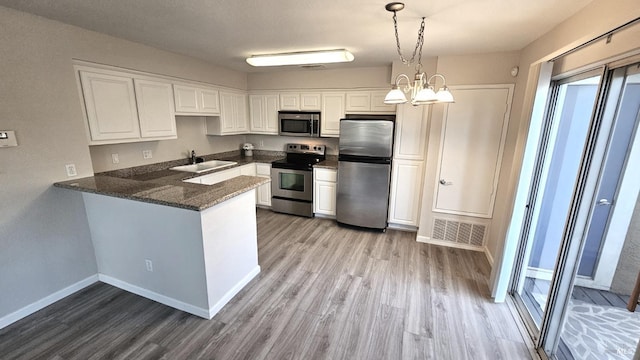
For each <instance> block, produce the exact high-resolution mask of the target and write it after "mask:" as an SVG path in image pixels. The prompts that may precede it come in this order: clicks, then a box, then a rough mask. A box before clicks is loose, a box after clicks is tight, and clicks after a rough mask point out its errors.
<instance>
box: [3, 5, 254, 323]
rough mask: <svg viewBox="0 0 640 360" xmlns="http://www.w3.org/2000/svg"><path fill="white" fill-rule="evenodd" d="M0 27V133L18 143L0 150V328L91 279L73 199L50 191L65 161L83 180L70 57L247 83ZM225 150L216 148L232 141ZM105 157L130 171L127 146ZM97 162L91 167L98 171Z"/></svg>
mask: <svg viewBox="0 0 640 360" xmlns="http://www.w3.org/2000/svg"><path fill="white" fill-rule="evenodd" d="M0 24H2V26H1V30H0V49H2V50H1V52H0V79H2V80H1V81H0V129H2V130H15V131H16V135H17V138H18V143H19V146H18V147H14V148H2V149H0V199H2V205H1V207H0V249H1V250H0V294H2V295H1V296H0V320H1V319H2V318H3V317H5V316H7V315H8V314H11V313H13V312H15V311H17V310H19V309H21V308H23V307H26V306H28V305H29V304H32V303H34V302H35V301H38V300H41V299H43V298H45V297H47V296H50V295H51V294H54V293H56V292H58V291H60V290H61V289H64V288H66V287H67V286H70V285H72V284H75V283H77V282H78V281H80V280H82V279H85V278H87V277H89V276H92V275H95V274H96V271H97V269H96V263H95V257H94V254H93V247H92V245H91V241H90V234H89V228H88V226H87V220H86V216H85V215H84V206H83V202H82V199H81V196H80V194H79V193H75V192H71V191H68V190H61V189H57V188H53V187H52V186H51V185H52V184H53V183H54V182H56V181H62V180H67V179H68V178H67V176H66V173H65V164H69V163H74V164H75V165H76V167H77V171H78V177H83V176H90V175H92V173H93V169H92V161H91V153H90V151H89V147H88V145H87V144H88V143H87V137H86V135H85V127H84V124H83V121H84V119H83V116H82V113H81V107H80V99H79V96H78V91H77V87H76V82H75V77H74V73H73V65H72V60H73V59H80V60H86V61H91V62H97V63H102V64H109V65H114V66H120V67H123V68H129V69H135V70H141V71H146V72H151V73H158V74H164V75H170V76H175V77H179V78H183V79H188V80H196V81H203V82H208V83H213V84H218V85H223V86H227V87H233V88H239V89H246V87H247V81H246V75H245V74H242V73H238V72H234V71H231V70H226V69H223V68H219V67H215V66H212V65H210V64H207V63H205V62H203V61H200V60H196V59H192V58H188V57H184V56H180V55H177V54H173V53H169V52H166V51H161V50H158V49H154V48H151V47H148V46H142V45H139V44H135V43H132V42H129V41H124V40H120V39H116V38H113V37H109V36H106V35H101V34H98V33H94V32H90V31H86V30H82V29H79V28H76V27H72V26H68V25H64V24H61V23H58V22H54V21H50V20H46V19H44V18H40V17H36V16H32V15H29V14H25V13H21V12H17V11H14V10H10V9H7V8H4V7H0ZM196 121H197V120H196ZM194 124H195V123H194ZM183 125H184V124H183ZM195 126H197V125H194V127H193V128H190V127H189V126H186V127H185V126H180V129H179V131H181V132H184V131H187V132H189V131H194V130H195ZM185 129H186V130H185ZM195 137H196V136H195V135H192V136H191V138H195ZM199 139H200V140H198V141H199V142H198V143H197V144H196V146H197V148H203V149H202V152H205V151H206V150H205V149H204V148H205V147H206V146H210V147H211V148H212V149H216V148H217V146H218V145H217V143H218V140H216V138H215V137H211V138H205V137H202V138H199ZM224 141H225V142H226V141H227V140H226V139H225V140H224ZM230 142H231V144H224V145H222V148H226V147H232V146H237V145H236V143H241V142H242V140H240V139H235V140H233V139H231V140H230ZM147 144H152V145H153V144H155V146H156V147H155V150H156V154H157V156H158V157H157V158H155V159H156V160H157V159H159V158H163V157H173V158H177V157H179V156H182V155H183V153H184V151H185V150H186V148H187V147H190V145H191V142H190V141H188V143H184V142H182V141H175V142H174V144H173V146H171V145H170V144H169V143H167V146H165V144H162V145H160V144H159V143H158V142H155V143H153V142H151V143H147ZM112 149H116V150H115V151H118V152H120V156H121V159H122V160H123V161H124V163H123V164H129V163H131V164H133V163H136V162H135V161H133V160H131V161H130V160H129V157H130V156H133V155H134V154H137V153H138V150H139V148H138V147H137V146H131V145H129V146H122V147H112V148H111V149H107V150H106V151H107V152H110V151H113V150H112ZM96 154H97V155H96V156H98V157H100V156H102V154H103V152H101V151H99V150H97V151H96ZM109 154H110V153H109ZM130 154H131V155H130ZM109 156H110V155H109ZM98 160H100V161H96V163H97V164H98V167H103V168H107V166H106V165H104V164H103V163H102V160H101V159H98Z"/></svg>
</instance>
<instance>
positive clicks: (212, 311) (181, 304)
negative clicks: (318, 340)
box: [98, 266, 261, 319]
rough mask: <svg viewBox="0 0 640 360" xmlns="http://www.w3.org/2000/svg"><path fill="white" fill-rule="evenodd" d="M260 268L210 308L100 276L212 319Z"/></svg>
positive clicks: (142, 294)
mask: <svg viewBox="0 0 640 360" xmlns="http://www.w3.org/2000/svg"><path fill="white" fill-rule="evenodd" d="M260 270H261V269H260V266H256V267H255V268H254V269H253V270H251V272H249V274H247V275H246V276H245V277H244V278H242V279H241V280H240V282H238V283H237V284H236V285H235V286H234V287H233V288H231V289H230V290H229V291H227V293H226V294H224V296H223V297H222V298H221V299H220V300H218V302H217V303H215V304H214V305H213V306H212V307H211V308H209V309H205V308H201V307H198V306H195V305H192V304H188V303H185V302H183V301H180V300H176V299H174V298H171V297H168V296H166V295H162V294H158V293H157V292H154V291H151V290H147V289H144V288H141V287H139V286H136V285H133V284H129V283H128V282H126V281H122V280H119V279H116V278H114V277H111V276H108V275H104V274H98V278H99V279H100V281H102V282H104V283H107V284H109V285H113V286H115V287H117V288H120V289H122V290H125V291H128V292H130V293H134V294H136V295H140V296H142V297H145V298H147V299H150V300H153V301H156V302H159V303H161V304H164V305H167V306H170V307H172V308H174V309H178V310H182V311H184V312H188V313H189V314H193V315H195V316H199V317H201V318H205V319H211V318H212V317H214V316H215V315H216V314H217V313H218V311H220V310H221V309H222V308H223V307H224V306H225V305H226V304H227V303H228V302H229V301H230V300H231V299H233V297H234V296H236V294H237V293H238V292H240V290H242V288H244V287H245V286H246V285H247V284H248V283H249V281H251V280H253V278H254V277H256V276H257V275H258V274H259V273H260Z"/></svg>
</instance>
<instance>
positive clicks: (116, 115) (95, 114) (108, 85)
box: [80, 71, 140, 143]
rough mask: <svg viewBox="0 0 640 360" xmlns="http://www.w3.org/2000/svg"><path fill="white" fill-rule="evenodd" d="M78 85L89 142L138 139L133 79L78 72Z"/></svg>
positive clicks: (138, 129)
mask: <svg viewBox="0 0 640 360" xmlns="http://www.w3.org/2000/svg"><path fill="white" fill-rule="evenodd" d="M80 81H81V82H82V94H83V95H84V104H85V108H86V113H87V120H88V122H89V132H90V136H91V140H92V141H101V140H105V143H106V142H108V141H109V140H126V139H129V140H135V139H138V138H140V125H139V123H138V110H137V107H136V95H135V90H134V87H133V78H131V77H130V76H118V75H111V74H104V73H94V72H88V71H80ZM113 142H118V141H113Z"/></svg>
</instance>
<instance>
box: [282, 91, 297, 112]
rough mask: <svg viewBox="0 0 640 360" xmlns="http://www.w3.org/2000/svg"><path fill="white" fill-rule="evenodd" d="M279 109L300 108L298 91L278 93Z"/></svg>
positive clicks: (293, 109)
mask: <svg viewBox="0 0 640 360" xmlns="http://www.w3.org/2000/svg"><path fill="white" fill-rule="evenodd" d="M280 110H292V111H296V110H300V93H283V94H280Z"/></svg>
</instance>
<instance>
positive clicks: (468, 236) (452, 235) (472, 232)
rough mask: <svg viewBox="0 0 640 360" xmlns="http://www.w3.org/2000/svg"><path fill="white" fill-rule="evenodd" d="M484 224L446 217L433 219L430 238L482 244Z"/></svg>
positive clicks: (484, 230) (473, 244) (466, 243)
mask: <svg viewBox="0 0 640 360" xmlns="http://www.w3.org/2000/svg"><path fill="white" fill-rule="evenodd" d="M486 229H487V227H486V225H482V224H474V223H467V222H460V221H453V220H447V219H438V218H436V219H434V220H433V230H432V233H431V238H432V239H434V240H440V241H446V242H452V243H458V244H465V245H471V246H478V247H482V246H484V237H485V234H486Z"/></svg>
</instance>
